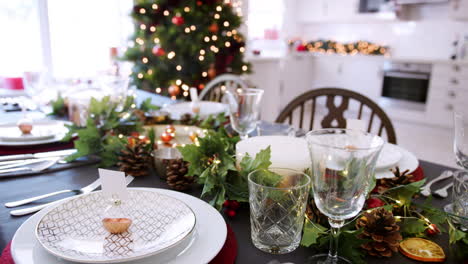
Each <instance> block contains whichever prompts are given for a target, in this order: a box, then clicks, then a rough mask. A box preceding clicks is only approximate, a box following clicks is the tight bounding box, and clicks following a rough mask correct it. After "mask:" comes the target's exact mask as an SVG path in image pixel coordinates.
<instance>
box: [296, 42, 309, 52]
mask: <svg viewBox="0 0 468 264" xmlns="http://www.w3.org/2000/svg"><path fill="white" fill-rule="evenodd" d="M296 50H297V51H307V47H306V46H305V45H303V44H299V45H297V47H296Z"/></svg>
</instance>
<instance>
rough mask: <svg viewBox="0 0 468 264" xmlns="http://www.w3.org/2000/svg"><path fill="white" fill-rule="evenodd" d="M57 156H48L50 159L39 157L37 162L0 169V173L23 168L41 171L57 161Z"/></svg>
mask: <svg viewBox="0 0 468 264" xmlns="http://www.w3.org/2000/svg"><path fill="white" fill-rule="evenodd" d="M58 160H59V158H50V159H39V162H37V163H39V164H36V163H34V164H27V165H26V166H24V167H16V168H11V169H4V168H2V169H0V174H1V173H8V172H15V171H23V170H28V171H32V172H41V171H43V170H46V169H48V168H50V167H52V166H54V165H55V163H57V161H58Z"/></svg>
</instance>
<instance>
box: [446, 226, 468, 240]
mask: <svg viewBox="0 0 468 264" xmlns="http://www.w3.org/2000/svg"><path fill="white" fill-rule="evenodd" d="M449 226H450V227H449V243H450V244H455V243H456V242H458V241H460V240H461V241H463V242H465V243H466V242H468V241H466V240H468V237H467V236H466V233H465V232H463V231H461V230H458V229H456V228H454V227H453V226H452V225H449Z"/></svg>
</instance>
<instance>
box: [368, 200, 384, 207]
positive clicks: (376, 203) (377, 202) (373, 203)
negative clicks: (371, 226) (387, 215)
mask: <svg viewBox="0 0 468 264" xmlns="http://www.w3.org/2000/svg"><path fill="white" fill-rule="evenodd" d="M366 205H367V208H369V209H372V208H376V207H381V206H384V205H385V203H384V202H383V201H382V200H380V199H379V198H369V199H367V201H366Z"/></svg>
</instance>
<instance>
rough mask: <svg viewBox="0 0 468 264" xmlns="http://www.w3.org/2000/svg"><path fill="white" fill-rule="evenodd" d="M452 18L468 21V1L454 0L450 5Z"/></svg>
mask: <svg viewBox="0 0 468 264" xmlns="http://www.w3.org/2000/svg"><path fill="white" fill-rule="evenodd" d="M450 11H451V16H452V18H454V19H457V20H468V0H452V1H451V3H450Z"/></svg>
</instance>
